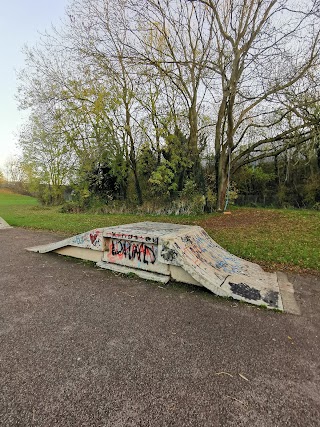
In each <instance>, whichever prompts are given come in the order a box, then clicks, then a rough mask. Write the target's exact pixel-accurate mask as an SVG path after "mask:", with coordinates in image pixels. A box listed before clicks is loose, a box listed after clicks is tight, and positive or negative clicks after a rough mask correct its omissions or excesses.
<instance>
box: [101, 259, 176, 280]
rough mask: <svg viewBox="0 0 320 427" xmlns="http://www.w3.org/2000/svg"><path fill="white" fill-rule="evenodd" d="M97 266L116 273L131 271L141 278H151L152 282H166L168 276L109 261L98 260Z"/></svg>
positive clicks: (168, 278)
mask: <svg viewBox="0 0 320 427" xmlns="http://www.w3.org/2000/svg"><path fill="white" fill-rule="evenodd" d="M97 267H100V268H105V269H106V270H111V271H116V272H117V273H122V274H130V273H133V274H135V275H136V276H139V277H141V279H145V280H152V281H154V282H160V283H168V282H169V280H170V276H164V275H163V274H158V273H153V272H150V271H144V270H138V269H136V268H130V267H126V266H123V265H119V264H111V263H110V262H105V261H99V262H97Z"/></svg>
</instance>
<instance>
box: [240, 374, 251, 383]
mask: <svg viewBox="0 0 320 427" xmlns="http://www.w3.org/2000/svg"><path fill="white" fill-rule="evenodd" d="M239 377H241V378H243V379H244V380H246V381H249V380H248V378H247V377H245V376H244V375H242V374H239Z"/></svg>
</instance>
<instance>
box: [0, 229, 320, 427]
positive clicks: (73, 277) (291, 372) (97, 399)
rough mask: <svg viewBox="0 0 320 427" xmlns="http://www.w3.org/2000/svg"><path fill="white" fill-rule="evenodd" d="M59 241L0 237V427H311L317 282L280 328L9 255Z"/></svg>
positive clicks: (315, 402) (270, 315) (209, 298)
mask: <svg viewBox="0 0 320 427" xmlns="http://www.w3.org/2000/svg"><path fill="white" fill-rule="evenodd" d="M61 239H62V237H61V236H57V235H55V234H51V233H44V232H38V231H37V232H36V231H28V230H21V229H16V228H14V229H12V230H3V231H2V232H1V235H0V272H1V274H0V295H1V298H0V377H1V387H0V420H1V422H0V425H3V426H5V427H13V426H23V427H25V426H28V427H29V426H38V427H39V426H41V427H48V426H63V427H67V426H70V427H71V426H81V427H87V426H97V427H98V426H99V427H102V426H104V427H115V426H120V427H122V426H123V427H127V426H148V427H169V426H170V427H185V426H186V427H188V426H190V427H195V426H196V427H198V426H199V427H216V426H217V427H220V426H223V427H244V426H245V427H249V426H250V427H280V426H281V427H282V426H295V427H296V426H297V427H315V426H318V425H319V419H320V342H319V331H320V308H319V307H320V279H319V278H316V277H299V276H289V279H290V281H291V282H292V283H293V285H294V288H295V295H296V299H297V300H298V304H299V306H300V307H301V316H293V315H283V314H281V313H276V312H273V311H270V310H263V309H259V307H255V306H250V305H246V304H240V303H238V302H235V301H230V300H222V299H218V298H216V297H214V296H213V295H212V294H211V293H209V292H207V291H205V290H203V289H201V288H195V287H187V286H176V287H170V286H164V285H162V284H153V283H147V282H145V281H143V280H139V279H134V280H132V279H126V278H123V277H122V276H115V275H114V274H112V273H109V272H108V271H106V270H99V269H97V268H94V267H93V266H92V265H91V264H88V263H87V264H84V263H83V262H82V261H79V260H76V259H71V258H66V257H62V256H57V255H56V254H45V255H40V254H37V253H32V252H27V251H24V250H22V249H23V248H24V247H26V246H34V245H36V244H39V243H46V242H48V241H51V242H53V241H55V240H61ZM240 374H241V375H242V376H240ZM245 378H246V379H245Z"/></svg>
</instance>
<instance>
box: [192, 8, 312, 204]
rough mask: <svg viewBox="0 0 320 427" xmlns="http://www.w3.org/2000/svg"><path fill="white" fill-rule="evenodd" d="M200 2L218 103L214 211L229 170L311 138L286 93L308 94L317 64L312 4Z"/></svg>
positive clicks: (224, 193)
mask: <svg viewBox="0 0 320 427" xmlns="http://www.w3.org/2000/svg"><path fill="white" fill-rule="evenodd" d="M198 1H199V2H200V3H201V4H202V5H204V6H205V7H206V8H207V11H210V13H211V16H212V20H213V28H214V43H215V49H214V50H215V51H216V55H215V56H214V57H213V58H212V61H211V64H210V65H209V69H210V70H211V72H212V77H211V80H210V81H208V84H209V85H211V87H212V89H213V91H214V93H215V97H216V101H217V102H216V104H215V108H216V113H215V115H216V116H215V162H216V185H217V208H218V210H223V209H224V206H225V197H226V191H227V187H228V179H230V173H232V172H233V171H235V170H236V169H237V168H239V167H241V166H242V165H244V164H248V163H250V162H253V161H257V160H258V159H261V158H265V157H268V156H274V155H277V154H279V153H280V152H282V151H284V150H285V149H286V148H288V147H290V146H293V145H295V144H297V143H303V142H306V141H308V140H309V139H310V137H311V133H310V128H309V123H308V122H306V120H304V119H302V118H301V117H300V116H299V115H297V114H296V111H295V109H294V108H293V106H292V104H291V105H287V104H286V102H285V101H286V95H287V92H288V90H290V89H291V90H292V89H293V88H295V96H296V97H299V96H301V93H304V92H305V91H308V90H309V87H308V83H307V80H306V75H307V74H308V72H309V71H310V70H312V69H313V68H314V67H316V66H317V64H319V25H317V22H318V21H317V20H318V17H317V5H316V2H314V1H306V2H301V3H299V4H298V3H297V2H294V1H285V0H284V1H277V0H261V1H257V0H245V1H243V2H239V1H236V0H215V1H213V0H198ZM289 117H290V123H289V122H288V118H289Z"/></svg>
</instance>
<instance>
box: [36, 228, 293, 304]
mask: <svg viewBox="0 0 320 427" xmlns="http://www.w3.org/2000/svg"><path fill="white" fill-rule="evenodd" d="M73 248H76V249H73ZM29 250H31V251H34V252H40V253H45V252H50V251H58V252H59V253H65V254H67V255H71V256H74V257H77V258H82V259H88V260H91V261H92V260H98V266H99V267H101V268H106V269H110V270H113V271H120V272H135V273H136V274H137V275H139V276H140V277H142V278H147V279H150V280H158V281H160V282H168V281H169V279H170V278H171V279H174V280H176V281H180V282H185V283H189V284H193V285H199V286H204V287H206V288H207V289H209V290H210V291H211V292H213V293H214V294H216V295H219V296H222V297H226V298H229V297H232V298H234V299H237V300H242V301H245V302H248V303H251V304H256V305H264V306H266V307H268V308H275V309H278V310H281V311H282V310H283V304H282V299H281V293H280V290H279V283H278V277H277V275H276V274H275V273H266V272H264V271H263V270H262V268H261V267H260V266H259V265H257V264H253V263H251V262H248V261H245V260H243V259H241V258H238V257H236V256H234V255H232V254H230V253H229V252H227V251H226V250H225V249H223V248H222V247H221V246H219V245H218V244H217V243H216V242H215V241H213V240H212V239H211V238H210V236H209V235H208V234H207V233H206V232H205V231H204V230H203V229H202V228H201V227H196V226H186V225H178V224H171V223H156V222H141V223H136V224H127V225H122V226H116V227H108V228H99V229H94V230H91V231H88V232H86V233H83V234H79V235H77V236H74V237H71V238H69V239H64V240H62V241H61V242H55V243H51V244H48V245H44V246H43V245H42V246H37V247H34V248H29ZM90 251H91V252H92V254H89V255H88V252H90ZM99 252H100V253H101V256H100V255H99ZM99 256H100V260H99ZM286 282H287V281H286ZM290 286H291V285H290V283H288V282H287V285H286V287H290ZM291 289H292V286H291ZM292 297H293V292H292ZM293 298H294V297H293ZM287 307H289V306H287ZM287 311H290V310H287Z"/></svg>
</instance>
